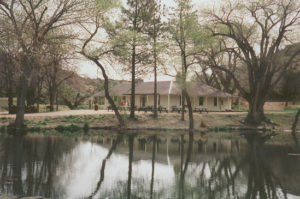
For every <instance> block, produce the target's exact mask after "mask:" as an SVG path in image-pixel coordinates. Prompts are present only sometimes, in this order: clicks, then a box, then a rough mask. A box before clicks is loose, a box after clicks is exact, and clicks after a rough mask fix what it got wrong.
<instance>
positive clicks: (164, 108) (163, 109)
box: [158, 106, 168, 113]
mask: <svg viewBox="0 0 300 199" xmlns="http://www.w3.org/2000/svg"><path fill="white" fill-rule="evenodd" d="M158 111H159V112H160V113H161V112H162V111H164V112H166V113H168V109H167V108H166V107H162V106H159V107H158Z"/></svg>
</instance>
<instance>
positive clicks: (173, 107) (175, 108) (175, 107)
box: [171, 106, 186, 113]
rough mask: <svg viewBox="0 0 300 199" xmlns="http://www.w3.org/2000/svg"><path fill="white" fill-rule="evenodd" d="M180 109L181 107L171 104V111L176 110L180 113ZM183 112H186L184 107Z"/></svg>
mask: <svg viewBox="0 0 300 199" xmlns="http://www.w3.org/2000/svg"><path fill="white" fill-rule="evenodd" d="M181 111H182V107H179V108H178V107H177V106H172V110H171V112H178V113H180V112H181ZM184 112H186V109H184Z"/></svg>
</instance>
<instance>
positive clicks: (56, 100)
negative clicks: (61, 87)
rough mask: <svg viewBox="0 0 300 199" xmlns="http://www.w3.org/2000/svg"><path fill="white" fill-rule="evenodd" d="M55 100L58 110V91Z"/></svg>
mask: <svg viewBox="0 0 300 199" xmlns="http://www.w3.org/2000/svg"><path fill="white" fill-rule="evenodd" d="M55 102H56V111H58V92H56V95H55Z"/></svg>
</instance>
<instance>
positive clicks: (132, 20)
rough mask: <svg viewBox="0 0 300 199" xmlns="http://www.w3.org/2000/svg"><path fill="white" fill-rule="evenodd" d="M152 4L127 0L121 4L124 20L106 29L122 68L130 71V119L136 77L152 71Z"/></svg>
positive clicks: (133, 111) (133, 108) (145, 0)
mask: <svg viewBox="0 0 300 199" xmlns="http://www.w3.org/2000/svg"><path fill="white" fill-rule="evenodd" d="M151 5H152V3H151V1H148V0H127V6H126V7H122V15H121V21H119V22H117V24H116V25H115V26H112V27H109V28H108V29H107V31H108V33H109V36H110V40H111V41H112V43H114V44H113V45H114V46H115V48H114V51H113V53H114V55H115V56H116V58H118V59H119V61H120V62H121V63H123V64H124V68H123V71H124V72H127V71H130V75H131V100H130V118H132V119H133V118H135V85H136V83H137V77H138V76H141V75H144V74H146V73H147V72H148V71H149V67H148V65H149V64H150V63H151V62H150V59H149V58H150V56H151V53H150V49H149V45H148V40H149V38H148V35H147V34H146V32H145V31H146V30H145V26H146V23H147V21H149V19H150V16H149V11H148V9H149V8H150V7H151Z"/></svg>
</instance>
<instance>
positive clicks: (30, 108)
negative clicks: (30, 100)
mask: <svg viewBox="0 0 300 199" xmlns="http://www.w3.org/2000/svg"><path fill="white" fill-rule="evenodd" d="M10 112H11V114H16V113H17V106H16V105H13V106H12V107H11V111H10ZM37 112H38V111H37V108H36V107H35V106H25V113H37Z"/></svg>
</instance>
